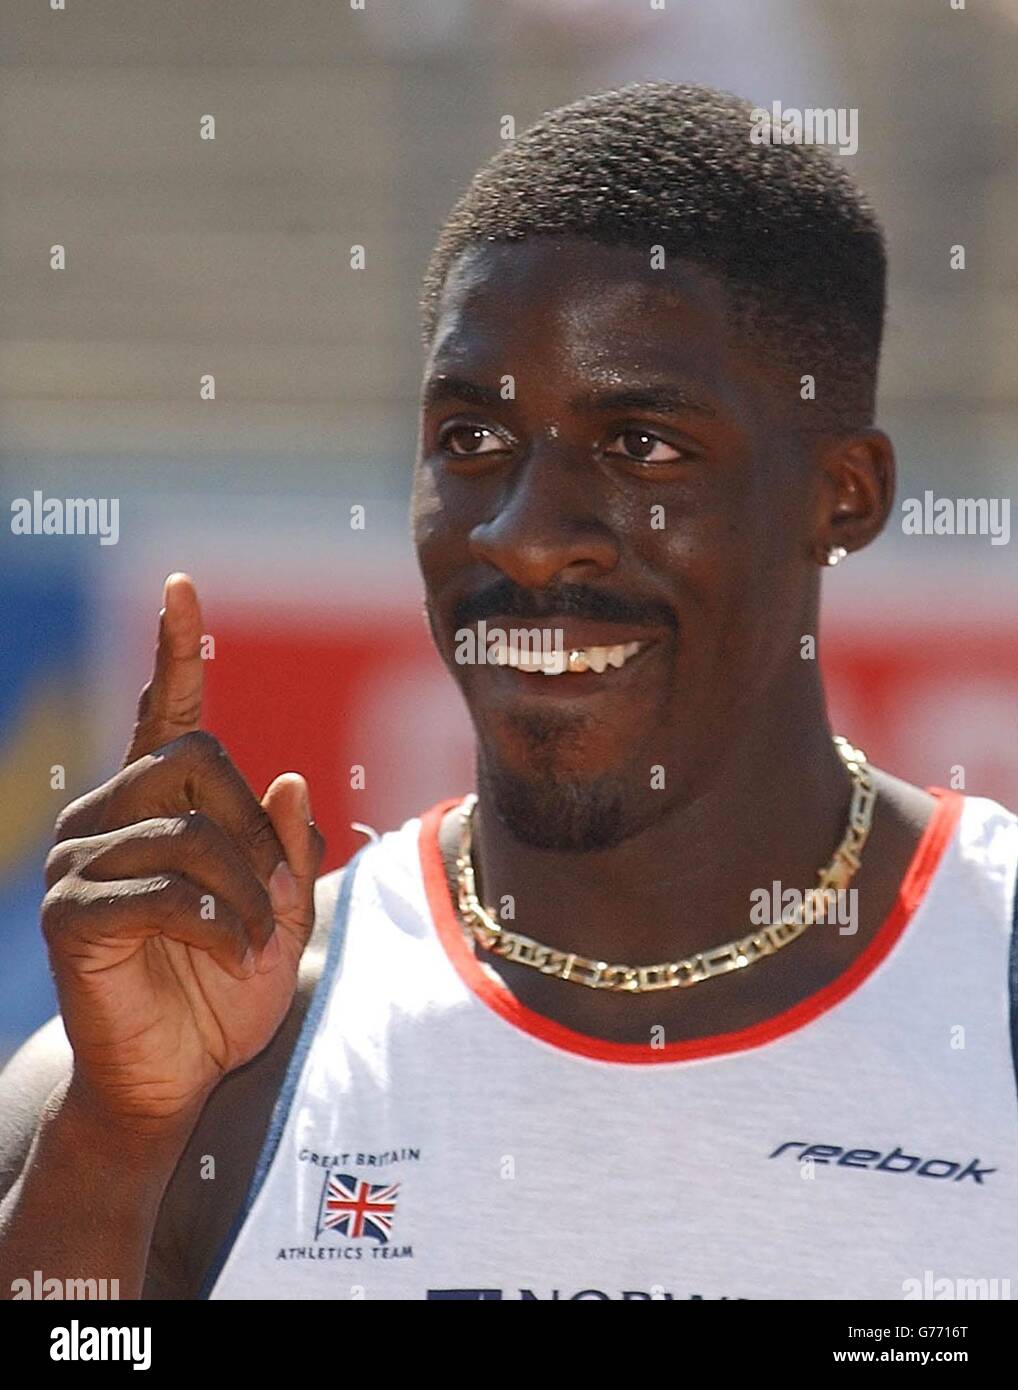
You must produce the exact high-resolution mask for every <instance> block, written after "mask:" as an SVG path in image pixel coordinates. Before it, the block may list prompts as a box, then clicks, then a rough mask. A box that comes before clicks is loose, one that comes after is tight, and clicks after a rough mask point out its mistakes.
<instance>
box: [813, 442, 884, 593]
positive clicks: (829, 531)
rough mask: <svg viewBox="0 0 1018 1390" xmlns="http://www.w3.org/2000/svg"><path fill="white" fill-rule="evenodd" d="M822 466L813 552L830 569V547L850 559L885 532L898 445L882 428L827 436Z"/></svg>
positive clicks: (821, 452)
mask: <svg viewBox="0 0 1018 1390" xmlns="http://www.w3.org/2000/svg"><path fill="white" fill-rule="evenodd" d="M818 462H819V468H820V486H819V493H818V497H817V505H816V512H815V523H814V528H813V553H814V555H815V557H816V560H817V563H818V564H821V565H826V564H827V563H828V560H827V557H828V554H829V553H830V551H831V550H832V549H834V548H836V547H841V548H842V549H844V550H846V551H847V552H848V553H849V554H850V555H851V553H852V552H853V551H854V550H861V549H862V548H863V546H866V545H869V543H870V541H872V540H875V539H876V537H877V536H879V535H880V532H881V531H882V530H883V529H884V526H885V524H886V522H887V518H888V516H889V515H890V511H891V504H892V503H893V501H894V481H895V478H894V471H895V470H894V445H893V444H892V443H891V441H890V439H889V438H888V437H887V435H886V434H884V432H883V431H882V430H876V429H866V430H861V431H859V432H857V433H855V434H851V435H839V436H837V437H836V438H829V439H828V440H827V441H826V442H825V443H824V444H823V445H822V446H821V450H820V458H819V460H818Z"/></svg>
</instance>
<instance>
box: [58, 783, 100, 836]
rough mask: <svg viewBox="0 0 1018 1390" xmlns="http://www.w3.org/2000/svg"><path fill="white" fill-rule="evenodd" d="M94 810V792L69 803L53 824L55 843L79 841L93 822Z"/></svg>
mask: <svg viewBox="0 0 1018 1390" xmlns="http://www.w3.org/2000/svg"><path fill="white" fill-rule="evenodd" d="M94 809H95V802H94V793H92V792H89V793H88V794H87V795H85V796H79V797H78V799H77V800H76V801H70V802H68V804H67V805H66V806H65V807H64V809H63V810H62V811H61V812H60V814H59V815H58V816H57V818H56V821H55V822H54V824H53V839H54V841H55V842H56V843H58V844H59V843H60V842H61V841H62V840H71V839H77V838H78V836H80V835H81V834H82V833H83V832H84V831H85V830H86V829H87V827H88V825H89V824H90V823H91V821H92V820H93V818H94Z"/></svg>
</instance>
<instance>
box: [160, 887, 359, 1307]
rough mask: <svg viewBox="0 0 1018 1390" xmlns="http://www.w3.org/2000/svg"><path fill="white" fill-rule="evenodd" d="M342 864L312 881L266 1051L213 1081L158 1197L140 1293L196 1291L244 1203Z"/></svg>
mask: <svg viewBox="0 0 1018 1390" xmlns="http://www.w3.org/2000/svg"><path fill="white" fill-rule="evenodd" d="M344 873H345V870H344V869H337V870H335V871H334V872H333V873H330V874H326V875H325V876H324V877H323V878H321V879H319V880H318V883H317V884H316V885H315V926H314V930H313V932H312V934H311V938H310V940H309V941H308V944H307V946H306V947H305V950H304V955H303V957H302V959H301V966H300V974H299V977H298V981H297V991H296V993H295V995H294V1000H293V1004H292V1005H291V1007H290V1011H289V1013H288V1014H287V1016H286V1018H285V1019H284V1020H283V1023H282V1024H281V1026H280V1028H279V1031H278V1032H277V1033H276V1035H275V1037H274V1038H273V1039H272V1041H271V1042H270V1043H269V1045H268V1047H267V1048H265V1050H264V1051H263V1052H260V1053H259V1054H258V1056H257V1057H255V1058H253V1059H252V1060H251V1061H250V1062H248V1063H247V1065H246V1066H243V1067H239V1068H238V1069H237V1070H236V1071H235V1072H231V1073H230V1075H229V1076H227V1077H226V1078H225V1080H224V1081H223V1082H222V1083H221V1084H220V1085H219V1086H218V1087H217V1088H216V1090H215V1091H214V1092H213V1093H212V1095H211V1096H210V1097H209V1101H208V1104H207V1105H206V1106H205V1109H204V1110H203V1111H202V1115H201V1118H200V1119H199V1121H198V1124H197V1125H196V1126H195V1130H194V1133H193V1134H192V1135H191V1139H190V1141H189V1143H188V1145H187V1148H186V1149H185V1150H184V1152H183V1154H182V1155H181V1158H180V1162H179V1163H178V1164H177V1167H176V1169H175V1170H174V1173H173V1177H172V1178H171V1179H170V1182H169V1185H168V1187H167V1189H166V1195H165V1197H164V1198H163V1203H162V1207H161V1208H160V1212H159V1219H158V1221H157V1223H156V1229H155V1232H154V1235H153V1241H152V1256H151V1258H150V1260H149V1265H148V1270H147V1274H146V1279H145V1287H144V1290H143V1293H142V1297H144V1298H185V1299H186V1298H197V1297H198V1295H199V1293H200V1291H201V1287H202V1283H203V1281H204V1279H205V1275H206V1273H207V1271H208V1269H209V1267H210V1266H211V1264H212V1263H213V1261H214V1260H215V1258H216V1254H217V1252H218V1251H219V1249H220V1247H221V1245H222V1244H223V1242H224V1241H225V1239H226V1237H227V1235H228V1234H229V1231H230V1228H231V1226H232V1225H233V1222H234V1219H235V1218H236V1216H237V1214H238V1213H239V1211H240V1209H241V1205H242V1203H243V1201H244V1198H245V1196H246V1194H247V1190H248V1186H249V1184H250V1182H251V1178H252V1176H253V1174H254V1169H255V1164H256V1163H257V1161H258V1155H259V1153H260V1152H261V1148H262V1144H263V1142H264V1140H265V1136H266V1133H267V1131H268V1127H269V1121H270V1120H271V1118H272V1111H273V1108H274V1106H275V1103H276V1099H277V1097H278V1095H279V1092H280V1090H281V1088H282V1085H283V1080H284V1078H285V1076H286V1070H287V1067H288V1066H289V1063H290V1058H291V1056H292V1054H293V1050H294V1047H295V1046H296V1043H297V1039H298V1037H299V1035H300V1030H301V1026H302V1024H303V1022H304V1017H305V1015H306V1013H307V1010H308V1006H309V1004H310V1003H311V998H312V996H313V994H314V991H315V987H316V986H317V984H318V982H319V980H320V979H321V976H322V969H323V966H324V964H325V957H326V953H327V951H328V945H329V939H330V935H331V930H332V924H333V921H334V919H335V915H336V904H337V901H338V898H339V892H340V888H341V886H342V880H343V875H344Z"/></svg>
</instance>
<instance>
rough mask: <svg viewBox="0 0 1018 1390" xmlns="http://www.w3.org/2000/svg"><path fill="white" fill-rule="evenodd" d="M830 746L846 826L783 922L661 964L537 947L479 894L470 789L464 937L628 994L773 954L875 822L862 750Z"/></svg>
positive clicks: (826, 898) (817, 906)
mask: <svg viewBox="0 0 1018 1390" xmlns="http://www.w3.org/2000/svg"><path fill="white" fill-rule="evenodd" d="M834 745H835V747H836V748H837V750H838V753H839V754H840V756H841V760H842V762H843V763H844V764H845V767H846V768H847V769H848V772H849V775H850V777H851V778H852V782H853V791H852V803H851V806H850V807H849V812H848V828H847V829H846V831H845V834H844V838H843V839H842V841H841V844H840V845H839V846H838V848H837V849H836V850H835V851H834V855H833V857H832V859H831V861H830V863H829V864H828V865H827V866H826V868H823V869H820V870H819V872H818V874H817V880H818V883H817V886H816V888H807V889H806V891H805V893H804V894H803V902H802V906H801V907H799V908H797V909H796V910H795V911H794V912H789V913H787V914H785V913H782V918H781V921H780V922H775V923H773V924H771V925H770V926H765V927H762V928H761V929H760V931H757V932H754V933H753V934H752V935H751V936H744V937H741V938H739V939H738V940H735V941H728V942H726V943H725V944H724V945H723V946H715V947H714V948H713V950H709V951H701V952H699V953H698V954H697V955H695V956H687V958H686V959H685V960H677V961H666V962H664V963H663V964H661V965H609V964H608V963H607V962H606V961H603V960H589V959H587V957H585V956H578V955H577V954H576V953H575V952H574V951H558V950H556V949H555V948H554V947H552V946H542V945H541V944H540V942H538V941H534V940H532V939H531V938H530V937H529V936H522V935H521V934H520V933H519V932H514V931H508V930H506V928H505V927H503V926H502V925H501V923H500V922H498V921H497V920H496V919H495V917H494V915H493V913H491V912H490V911H489V910H488V909H487V908H486V907H485V906H484V905H483V903H481V901H480V899H479V898H478V896H477V887H476V879H475V877H474V865H473V860H472V858H471V850H472V846H473V814H474V809H475V807H476V805H477V797H476V796H475V795H474V794H473V793H471V794H470V795H469V796H468V797H467V798H466V800H465V801H464V802H463V806H462V807H461V816H462V827H461V830H460V841H459V853H458V856H457V859H456V872H457V888H458V891H459V910H460V916H461V918H462V921H463V930H464V934H465V935H466V937H467V941H468V942H469V943H470V944H471V945H474V943H476V945H478V946H481V947H482V948H483V949H484V950H486V951H491V952H493V953H494V954H495V955H497V956H503V957H504V958H505V959H506V960H512V961H516V962H517V963H518V964H520V965H530V966H533V968H534V969H535V970H540V971H541V973H542V974H543V975H552V976H555V977H556V978H558V979H560V980H571V981H572V982H573V983H574V984H578V985H586V986H588V988H590V989H611V990H624V991H627V992H628V993H631V994H643V993H646V992H647V991H649V990H655V989H685V988H686V987H687V986H689V985H697V984H699V983H700V981H701V980H709V979H711V978H712V977H713V976H715V975H726V974H727V973H728V972H729V971H730V970H742V969H744V968H745V967H746V966H747V965H753V964H755V963H756V962H757V961H758V960H762V959H763V958H764V957H765V956H772V955H773V954H774V952H775V951H780V950H781V948H782V947H783V946H787V945H788V943H789V942H790V941H795V940H796V939H797V938H798V937H800V936H801V935H802V934H803V932H804V931H805V930H806V928H807V927H808V926H810V925H812V923H813V922H814V921H816V920H818V919H819V920H824V918H825V916H826V913H827V909H828V907H830V906H831V904H832V902H833V900H834V898H833V895H834V894H835V893H836V892H838V891H839V890H841V889H844V888H847V887H848V884H849V883H850V882H851V881H852V878H853V876H854V875H855V872H856V870H857V869H858V868H859V864H860V862H861V861H860V856H861V855H862V849H863V846H864V845H865V843H866V840H867V837H868V836H869V833H870V826H871V825H872V823H873V808H874V806H875V804H876V799H877V794H876V791H875V790H874V787H873V783H872V780H871V778H870V775H869V769H868V767H867V765H866V754H865V753H864V752H863V751H862V749H860V748H853V747H852V745H851V744H850V743H849V742H848V741H847V740H846V739H843V738H841V737H840V736H836V737H835V739H834Z"/></svg>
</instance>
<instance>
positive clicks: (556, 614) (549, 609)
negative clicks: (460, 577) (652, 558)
mask: <svg viewBox="0 0 1018 1390" xmlns="http://www.w3.org/2000/svg"><path fill="white" fill-rule="evenodd" d="M482 618H521V619H533V620H535V621H540V620H542V619H546V618H589V619H591V620H592V621H594V622H606V623H623V624H624V623H628V624H630V625H632V626H634V627H666V628H669V629H670V630H671V631H673V632H674V631H677V630H678V622H677V621H676V618H675V614H674V613H673V612H672V610H671V609H670V608H668V607H667V606H666V605H665V604H663V603H658V602H656V601H654V600H652V599H635V598H626V597H624V596H623V595H621V594H616V593H612V592H611V591H610V590H608V589H595V588H593V587H591V586H588V585H584V584H559V585H556V586H555V588H552V589H540V590H531V589H521V588H520V587H519V585H518V584H514V583H513V581H512V580H511V579H499V580H496V581H495V583H494V584H490V585H488V586H487V587H486V588H484V589H478V591H477V592H476V593H474V594H468V595H467V596H466V597H465V598H462V599H460V601H459V602H458V603H457V604H456V607H455V609H454V610H453V624H454V626H455V627H456V628H461V627H469V626H470V625H471V624H472V623H476V622H479V621H480V620H481V619H482Z"/></svg>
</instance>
